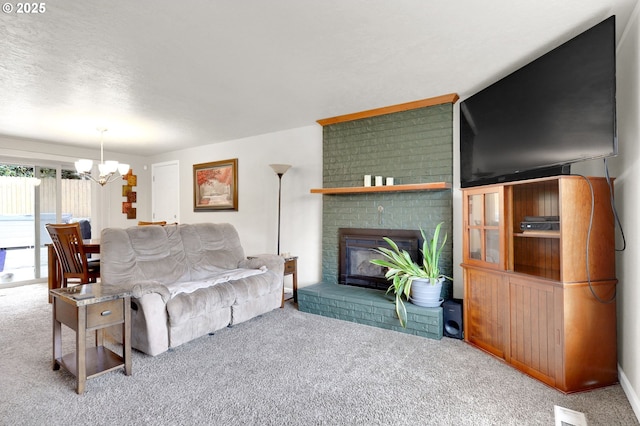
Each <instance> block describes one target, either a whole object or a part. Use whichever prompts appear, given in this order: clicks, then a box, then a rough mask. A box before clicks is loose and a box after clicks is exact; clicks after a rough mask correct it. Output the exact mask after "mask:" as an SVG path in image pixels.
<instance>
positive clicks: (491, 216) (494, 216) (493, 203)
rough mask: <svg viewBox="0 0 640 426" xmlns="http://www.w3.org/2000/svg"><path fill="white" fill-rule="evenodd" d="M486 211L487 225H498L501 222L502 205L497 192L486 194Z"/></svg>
mask: <svg viewBox="0 0 640 426" xmlns="http://www.w3.org/2000/svg"><path fill="white" fill-rule="evenodd" d="M484 212H485V218H484V223H485V224H486V225H487V226H498V225H499V224H500V205H499V197H498V193H497V192H493V193H490V194H486V195H485V197H484Z"/></svg>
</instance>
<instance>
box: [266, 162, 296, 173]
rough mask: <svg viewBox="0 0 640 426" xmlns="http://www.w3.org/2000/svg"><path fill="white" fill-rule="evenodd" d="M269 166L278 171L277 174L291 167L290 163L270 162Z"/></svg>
mask: <svg viewBox="0 0 640 426" xmlns="http://www.w3.org/2000/svg"><path fill="white" fill-rule="evenodd" d="M269 167H271V168H272V169H273V171H274V172H276V174H277V175H283V174H285V173H286V172H287V170H289V169H290V168H291V165H290V164H269Z"/></svg>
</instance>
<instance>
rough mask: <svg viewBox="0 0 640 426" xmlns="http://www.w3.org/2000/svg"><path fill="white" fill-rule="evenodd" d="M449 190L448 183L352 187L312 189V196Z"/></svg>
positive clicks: (449, 185)
mask: <svg viewBox="0 0 640 426" xmlns="http://www.w3.org/2000/svg"><path fill="white" fill-rule="evenodd" d="M447 189H451V184H450V183H448V182H430V183H410V184H404V185H391V186H353V187H342V188H312V189H311V193H312V194H324V195H335V194H366V193H373V192H409V191H443V190H447Z"/></svg>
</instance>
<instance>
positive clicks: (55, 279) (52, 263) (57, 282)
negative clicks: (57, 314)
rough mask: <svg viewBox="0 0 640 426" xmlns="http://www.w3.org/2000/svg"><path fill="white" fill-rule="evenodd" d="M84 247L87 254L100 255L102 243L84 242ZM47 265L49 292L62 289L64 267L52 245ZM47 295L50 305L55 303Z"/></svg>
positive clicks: (49, 246)
mask: <svg viewBox="0 0 640 426" xmlns="http://www.w3.org/2000/svg"><path fill="white" fill-rule="evenodd" d="M83 245H84V251H85V253H87V254H99V253H100V242H99V241H98V240H84V241H83ZM47 265H48V271H49V272H48V279H47V281H48V284H49V290H52V289H56V288H60V287H61V285H62V266H60V262H59V261H58V255H57V253H56V250H55V248H54V247H53V244H51V243H50V244H47ZM47 294H48V295H49V303H51V302H52V301H53V298H52V297H51V293H50V292H47Z"/></svg>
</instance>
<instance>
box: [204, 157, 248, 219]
mask: <svg viewBox="0 0 640 426" xmlns="http://www.w3.org/2000/svg"><path fill="white" fill-rule="evenodd" d="M216 210H233V211H238V159H237V158H233V159H230V160H223V161H214V162H210V163H200V164H194V165H193V211H194V212H198V211H216Z"/></svg>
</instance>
